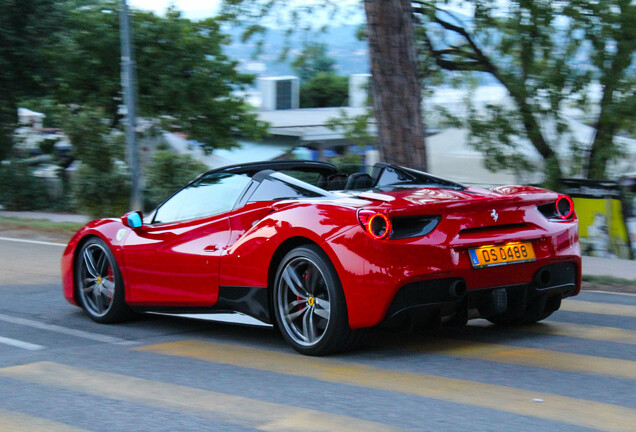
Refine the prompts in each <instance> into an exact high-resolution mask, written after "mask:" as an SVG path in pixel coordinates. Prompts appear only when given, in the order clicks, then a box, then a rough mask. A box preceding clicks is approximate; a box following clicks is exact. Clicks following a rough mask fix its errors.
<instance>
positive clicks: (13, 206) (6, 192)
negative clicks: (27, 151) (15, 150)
mask: <svg viewBox="0 0 636 432" xmlns="http://www.w3.org/2000/svg"><path fill="white" fill-rule="evenodd" d="M0 184H2V187H0V203H1V204H2V205H3V206H4V207H5V208H6V209H7V210H42V209H47V208H50V207H51V199H50V198H49V193H48V190H47V188H46V184H45V182H44V179H41V178H39V177H36V176H34V175H33V172H32V169H31V167H30V166H29V165H28V164H27V163H25V162H23V161H18V160H6V161H4V162H3V163H2V164H0Z"/></svg>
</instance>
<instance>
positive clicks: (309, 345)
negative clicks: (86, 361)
mask: <svg viewBox="0 0 636 432" xmlns="http://www.w3.org/2000/svg"><path fill="white" fill-rule="evenodd" d="M62 274H63V285H64V296H65V297H66V299H68V301H69V302H71V303H72V304H75V305H79V306H81V307H83V308H84V309H85V310H86V312H87V313H88V315H89V316H90V317H91V318H92V319H93V320H95V321H97V322H101V323H113V322H117V321H121V320H124V319H126V318H127V317H128V316H129V315H130V314H131V312H132V311H163V312H170V313H193V312H203V313H211V312H214V311H219V312H228V311H232V312H239V313H243V314H247V315H250V316H252V317H255V318H257V319H259V320H262V321H264V322H268V323H272V324H274V325H275V326H277V327H278V328H279V329H280V331H281V332H282V334H283V336H284V338H285V339H286V340H287V341H288V342H289V344H291V346H292V347H293V348H294V349H296V350H297V351H299V352H301V353H304V354H310V355H321V354H327V353H331V352H336V351H340V350H344V349H347V348H349V347H351V346H352V345H353V344H355V343H356V342H357V341H358V340H359V338H360V334H361V331H362V330H363V329H364V328H366V327H371V326H376V325H410V326H412V327H413V328H420V327H423V326H435V325H440V324H453V325H462V324H465V323H466V322H467V320H468V319H471V318H478V317H483V318H486V319H488V320H490V321H491V322H493V323H496V324H522V323H532V322H536V321H539V320H542V319H544V318H546V317H548V316H549V315H550V314H552V313H553V312H554V311H556V310H557V309H559V307H560V305H561V299H563V298H565V297H568V296H573V295H576V294H578V292H579V290H580V284H581V251H580V247H579V242H578V229H577V219H576V214H575V213H574V208H573V205H572V201H571V200H570V198H569V197H567V196H565V195H559V194H557V193H554V192H550V191H547V190H544V189H539V188H535V187H529V186H507V187H497V188H493V189H490V190H487V189H480V188H475V187H466V186H462V185H460V184H457V183H453V182H450V181H447V180H443V179H440V178H437V177H433V176H431V175H429V174H426V173H423V172H419V171H416V170H413V169H409V168H404V167H400V166H395V165H390V164H386V163H378V164H376V165H375V166H374V167H373V171H372V173H371V175H369V174H367V173H364V172H359V173H355V174H350V175H347V174H344V173H339V172H338V171H337V170H336V168H335V167H334V166H333V165H331V164H328V163H322V162H310V161H278V162H258V163H252V164H245V165H237V166H230V167H225V168H221V169H216V170H212V171H209V172H207V173H205V174H202V175H200V176H199V177H197V178H196V179H194V180H193V181H191V182H190V183H188V184H187V185H186V186H185V187H184V188H182V189H181V190H180V191H178V192H177V193H175V194H174V195H173V196H172V197H170V198H169V199H167V200H166V201H165V202H164V203H163V204H161V205H160V206H159V207H158V208H157V209H156V210H154V211H153V212H152V213H150V214H149V215H147V216H146V217H145V218H143V221H142V214H141V212H131V213H127V214H126V215H124V216H123V217H121V218H118V219H100V220H95V221H92V222H90V223H88V224H87V225H86V226H85V227H84V228H82V229H81V230H80V231H79V232H78V233H77V234H76V235H75V236H74V237H73V238H72V239H71V241H70V243H69V245H68V247H67V249H66V251H65V253H64V256H63V258H62Z"/></svg>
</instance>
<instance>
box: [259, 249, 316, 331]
mask: <svg viewBox="0 0 636 432" xmlns="http://www.w3.org/2000/svg"><path fill="white" fill-rule="evenodd" d="M306 245H315V246H317V247H319V248H320V245H319V244H318V243H316V242H315V241H313V240H311V239H309V238H307V237H302V236H295V237H290V238H288V239H286V240H285V241H283V242H282V243H281V244H280V245H278V247H277V248H276V250H275V251H274V255H272V259H271V260H270V262H269V267H268V269H267V301H268V311H269V317H270V321H272V323H275V321H276V318H275V315H274V297H273V296H274V284H275V283H276V281H275V279H276V272H277V271H278V267H279V266H280V263H281V261H283V258H284V257H285V255H287V254H288V253H289V252H290V251H292V250H294V249H296V248H297V247H300V246H306ZM321 249H322V248H321ZM323 252H324V250H323Z"/></svg>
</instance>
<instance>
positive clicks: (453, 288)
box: [448, 279, 466, 298]
mask: <svg viewBox="0 0 636 432" xmlns="http://www.w3.org/2000/svg"><path fill="white" fill-rule="evenodd" d="M448 293H449V294H450V296H451V297H454V298H460V297H463V296H464V294H466V282H464V281H463V280H461V279H459V280H456V281H454V282H452V283H451V284H450V286H449V287H448Z"/></svg>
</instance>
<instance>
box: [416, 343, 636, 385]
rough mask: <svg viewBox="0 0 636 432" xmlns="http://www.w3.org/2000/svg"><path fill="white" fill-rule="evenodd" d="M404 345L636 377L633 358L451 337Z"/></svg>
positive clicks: (499, 360) (463, 355) (433, 351)
mask: <svg viewBox="0 0 636 432" xmlns="http://www.w3.org/2000/svg"><path fill="white" fill-rule="evenodd" d="M405 348H406V349H408V350H410V351H415V352H419V353H425V354H441V355H447V356H452V357H461V358H467V359H474V360H485V361H491V362H497V363H505V364H515V365H522V366H530V367H537V368H544V369H552V370H560V371H566V372H582V373H587V374H595V375H604V376H610V377H616V378H626V379H636V362H634V361H630V360H621V359H613V358H606V357H595V356H588V355H583V354H572V353H566V352H560V351H549V350H544V349H537V348H524V347H517V346H511V345H501V344H491V343H481V342H474V341H469V340H452V339H432V340H429V341H427V342H426V343H413V344H410V345H408V346H406V347H405Z"/></svg>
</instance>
